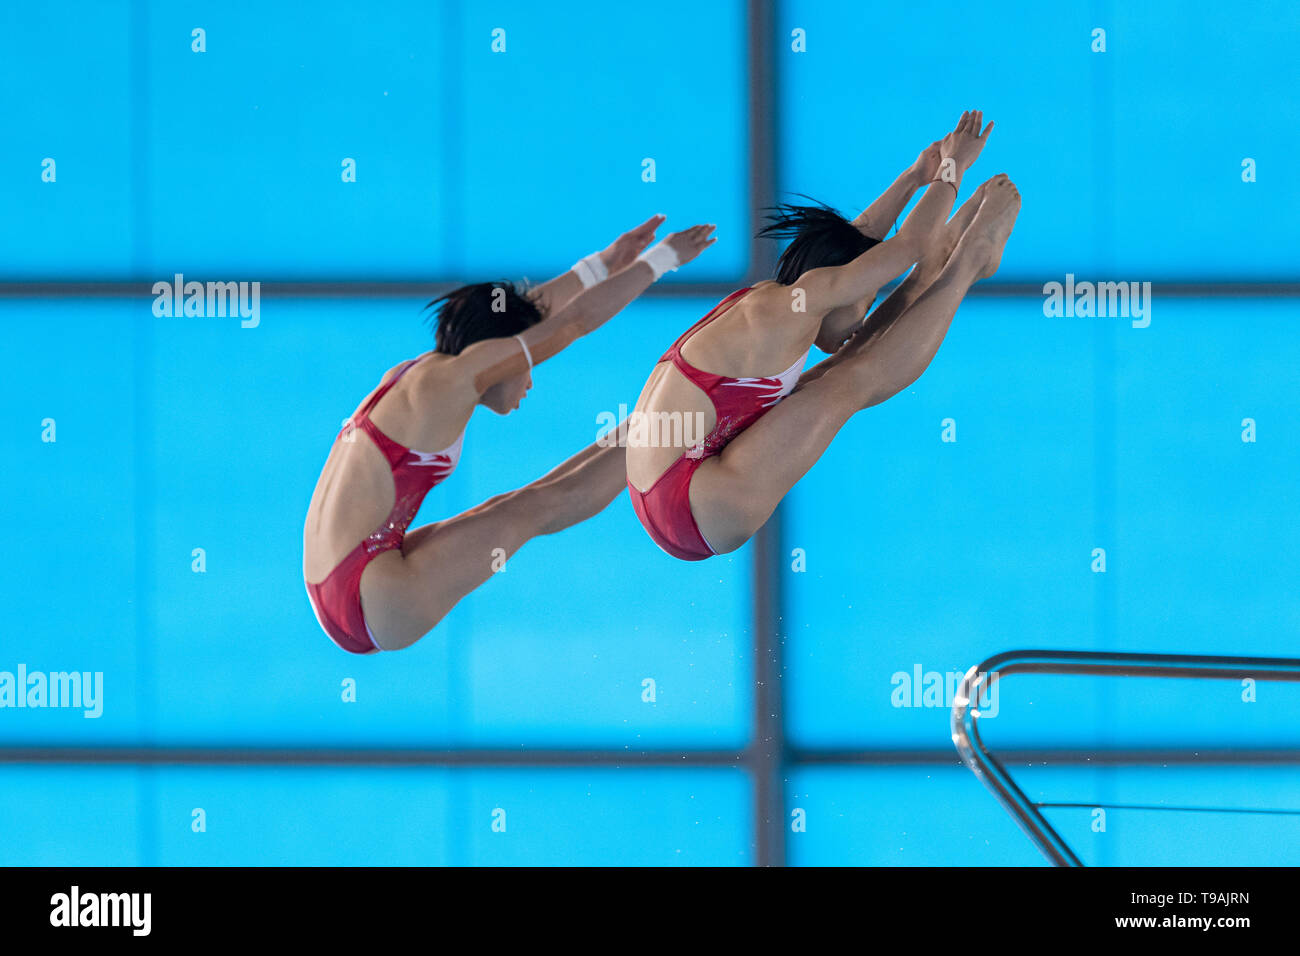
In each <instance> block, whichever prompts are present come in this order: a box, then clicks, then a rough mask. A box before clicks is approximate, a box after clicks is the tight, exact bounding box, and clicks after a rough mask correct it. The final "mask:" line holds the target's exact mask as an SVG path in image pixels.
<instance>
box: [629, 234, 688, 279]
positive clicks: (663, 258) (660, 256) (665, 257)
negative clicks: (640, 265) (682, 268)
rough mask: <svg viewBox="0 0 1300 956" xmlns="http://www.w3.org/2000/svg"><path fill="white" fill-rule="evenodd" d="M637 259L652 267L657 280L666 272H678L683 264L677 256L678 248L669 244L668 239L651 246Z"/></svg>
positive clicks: (651, 269)
mask: <svg viewBox="0 0 1300 956" xmlns="http://www.w3.org/2000/svg"><path fill="white" fill-rule="evenodd" d="M636 259H637V262H644V263H645V264H646V265H648V266H649V267H650V271H651V272H653V273H654V274H655V281H656V282H658V281H659V277H660V276H661V275H663V274H664V273H665V272H670V271H671V272H676V271H677V267H678V266H679V265H681V262H680V261H679V260H678V258H677V250H676V249H674V248H673V247H672V246H670V245H669V244H668V240H667V239H665V240H663V241H662V242H660V243H658V244H656V245H653V246H651V247H650V248H649V249H647V250H646V251H645V252H643V253H641V255H639V256H637V257H636Z"/></svg>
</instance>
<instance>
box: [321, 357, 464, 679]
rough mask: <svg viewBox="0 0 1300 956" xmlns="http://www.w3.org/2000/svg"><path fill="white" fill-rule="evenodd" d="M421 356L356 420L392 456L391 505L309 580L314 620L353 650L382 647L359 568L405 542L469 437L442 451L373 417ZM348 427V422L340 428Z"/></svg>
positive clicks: (356, 424)
mask: <svg viewBox="0 0 1300 956" xmlns="http://www.w3.org/2000/svg"><path fill="white" fill-rule="evenodd" d="M417 361H419V359H411V360H410V361H409V362H406V363H405V364H404V365H402V367H401V368H400V369H399V370H398V372H397V374H396V375H394V376H393V377H392V378H391V379H389V380H388V382H387V383H386V384H385V385H383V386H382V387H381V388H380V389H379V390H378V391H377V392H375V394H374V395H373V396H372V397H371V399H370V401H368V402H366V404H365V405H364V406H363V407H362V409H361V411H360V413H359V414H358V415H357V417H356V419H355V420H354V422H353V424H354V425H355V426H356V427H358V428H360V429H361V430H362V431H363V432H365V433H366V434H367V435H369V436H370V439H371V441H373V442H374V443H375V445H376V446H377V447H378V448H379V450H380V451H381V452H383V453H384V457H385V458H387V459H388V467H389V468H391V469H392V472H393V487H394V489H395V491H396V497H395V500H394V502H393V510H392V511H390V512H389V513H388V517H387V518H385V519H384V521H383V523H382V524H380V526H379V527H378V528H376V529H375V530H374V531H372V532H371V533H370V534H369V535H367V536H366V538H365V540H363V541H362V542H361V543H360V544H358V545H357V546H356V547H355V548H353V549H352V550H351V551H349V552H348V554H347V556H346V557H344V558H343V560H342V561H340V562H339V564H338V566H337V567H335V568H334V570H333V571H331V572H330V573H329V576H328V577H326V578H325V580H324V581H321V582H320V583H319V584H310V583H308V584H307V597H308V599H309V600H310V601H311V606H312V610H314V611H315V612H316V620H318V621H319V622H320V626H321V627H322V628H324V630H325V633H326V634H328V635H329V638H330V640H332V641H333V642H334V643H335V644H337V645H338V646H339V647H341V648H343V650H345V651H351V652H352V653H353V654H369V653H372V652H373V651H377V650H379V646H378V645H377V644H376V643H375V639H374V635H373V634H371V633H370V628H369V627H368V626H367V625H366V618H365V614H364V613H363V612H362V610H361V573H362V572H363V571H365V569H366V565H368V564H369V563H370V562H371V561H373V560H374V559H375V558H376V557H377V556H378V555H380V554H383V553H384V552H385V551H391V550H393V549H394V548H400V547H401V546H402V539H403V538H405V536H406V529H407V528H408V527H410V524H411V521H412V520H414V518H415V513H416V512H417V511H419V510H420V505H421V504H422V503H423V502H424V496H425V495H427V494H428V493H429V491H430V490H431V489H432V488H433V487H434V486H436V485H438V484H441V483H442V482H443V481H444V480H446V478H447V476H448V475H450V474H451V473H452V471H454V470H455V468H456V463H457V462H458V461H459V460H460V449H461V443H462V442H463V441H464V440H465V433H464V432H461V434H460V437H459V438H457V439H456V440H455V441H454V442H453V443H452V444H451V445H449V446H448V447H447V448H444V449H443V450H442V451H434V452H427V451H415V450H414V449H411V448H407V447H406V446H404V445H399V444H398V443H397V442H395V441H393V440H392V439H391V438H389V437H388V436H387V435H385V434H384V433H383V432H381V431H380V430H379V429H378V427H376V425H375V423H374V422H372V421H371V420H370V412H371V410H372V409H373V408H374V407H375V405H376V403H378V401H379V400H380V399H381V398H383V397H384V396H385V395H387V394H388V391H389V389H391V388H392V387H393V386H394V385H396V384H397V380H398V379H400V378H401V377H402V376H403V375H405V374H406V372H407V371H408V370H409V369H410V368H411V366H412V365H414V364H415V363H416V362H417ZM346 431H347V427H346V426H344V428H343V430H342V431H340V432H339V434H340V435H342V434H343V433H344V432H346Z"/></svg>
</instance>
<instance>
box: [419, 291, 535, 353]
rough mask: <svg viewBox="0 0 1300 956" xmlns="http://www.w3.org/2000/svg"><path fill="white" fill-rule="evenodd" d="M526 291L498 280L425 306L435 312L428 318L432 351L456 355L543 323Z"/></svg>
mask: <svg viewBox="0 0 1300 956" xmlns="http://www.w3.org/2000/svg"><path fill="white" fill-rule="evenodd" d="M498 290H500V291H498ZM525 292H526V289H524V288H522V287H521V286H517V285H515V283H513V282H510V281H509V280H507V279H500V280H498V281H496V282H477V283H475V284H473V285H465V286H461V287H460V288H459V289H453V290H452V291H451V292H448V293H447V294H446V295H440V296H438V298H436V299H434V300H433V301H432V302H430V303H429V304H428V305H426V306H425V308H426V309H434V310H435V311H434V314H433V315H431V316H430V317H429V323H430V325H432V326H433V328H434V336H433V340H434V351H437V352H442V353H444V354H445V355H459V354H460V353H461V351H462V350H463V349H465V348H466V347H468V346H470V345H473V344H474V343H475V342H481V341H482V340H483V339H504V338H508V337H510V336H512V335H518V334H519V333H520V332H522V331H523V330H524V329H526V328H528V327H529V326H533V325H536V324H537V323H538V322H540V321H542V312H541V310H540V309H539V308H538V307H537V305H536V303H534V302H533V301H532V299H530V298H528V296H527V295H525V294H524V293H525Z"/></svg>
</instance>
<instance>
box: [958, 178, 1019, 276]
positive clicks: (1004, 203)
mask: <svg viewBox="0 0 1300 956" xmlns="http://www.w3.org/2000/svg"><path fill="white" fill-rule="evenodd" d="M982 188H983V189H984V197H983V200H982V201H981V202H980V205H979V209H977V210H976V212H975V216H974V218H973V219H972V220H971V223H970V225H969V226H968V227H967V228H966V231H965V232H964V233H963V234H962V237H961V239H960V240H959V241H958V243H957V247H956V248H955V249H954V250H953V258H960V259H964V260H966V261H968V262H969V263H970V264H971V265H972V266H973V267H974V268H975V270H976V275H975V278H976V279H977V280H978V279H987V278H988V277H989V276H991V275H993V273H995V272H997V271H998V266H999V265H1001V263H1002V250H1003V249H1004V248H1005V247H1006V244H1007V239H1008V238H1010V236H1011V227H1012V226H1014V225H1015V224H1016V215H1017V214H1018V213H1019V212H1020V191H1019V190H1018V189H1016V185H1015V183H1013V182H1012V181H1011V180H1010V179H1008V178H1007V176H1006V175H1005V174H999V175H997V176H994V177H993V178H992V179H990V180H989V181H988V182H987V183H985V184H984V186H983V187H982ZM963 208H964V207H963Z"/></svg>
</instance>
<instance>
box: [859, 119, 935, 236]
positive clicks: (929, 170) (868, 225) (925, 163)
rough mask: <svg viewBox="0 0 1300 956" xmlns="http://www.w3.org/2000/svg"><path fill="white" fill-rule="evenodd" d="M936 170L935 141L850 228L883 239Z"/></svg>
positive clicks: (860, 214)
mask: <svg viewBox="0 0 1300 956" xmlns="http://www.w3.org/2000/svg"><path fill="white" fill-rule="evenodd" d="M938 171H939V141H938V140H935V141H934V142H933V143H931V144H930V145H929V146H927V147H926V148H925V149H923V150H921V155H919V156H917V157H916V162H914V163H912V165H911V166H909V167H907V169H905V170H903V172H901V173H900V174H899V176H898V178H897V179H895V180H894V181H893V182H892V183H891V184H890V186H889V188H888V189H886V190H885V191H884V192H883V193H881V194H880V198H879V199H877V200H876V201H875V202H873V203H872V204H871V205H870V206H868V207H867V208H866V209H864V210H862V212H861V213H859V214H858V217H857V218H856V219H854V220H853V225H855V226H857V227H858V231H859V232H861V233H862V234H863V235H864V236H868V237H869V238H872V239H884V238H885V236H887V235H888V234H889V230H890V228H892V227H893V225H894V223H895V222H897V221H898V217H899V215H900V214H901V213H902V211H903V210H904V209H905V208H907V204H908V203H909V202H911V201H912V197H913V196H914V195H915V194H916V191H917V190H918V189H920V188H921V187H922V186H924V185H925V184H926V183H928V182H929V181H930V180H932V179H934V177H935V173H937V172H938Z"/></svg>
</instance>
